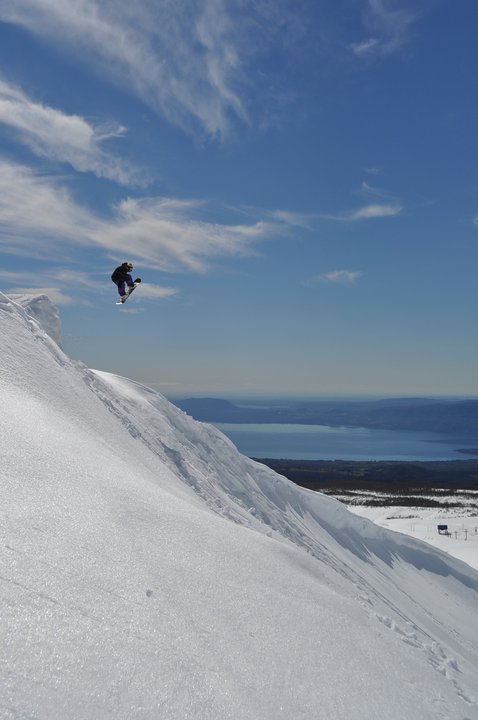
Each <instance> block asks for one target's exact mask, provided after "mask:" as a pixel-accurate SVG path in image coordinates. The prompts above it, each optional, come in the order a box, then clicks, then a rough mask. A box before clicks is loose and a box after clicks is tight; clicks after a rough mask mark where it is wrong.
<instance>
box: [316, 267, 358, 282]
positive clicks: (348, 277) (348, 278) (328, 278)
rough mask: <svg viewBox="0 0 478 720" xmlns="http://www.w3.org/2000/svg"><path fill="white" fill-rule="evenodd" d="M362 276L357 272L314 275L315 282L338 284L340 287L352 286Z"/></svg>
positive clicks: (342, 271) (347, 271) (343, 271)
mask: <svg viewBox="0 0 478 720" xmlns="http://www.w3.org/2000/svg"><path fill="white" fill-rule="evenodd" d="M361 276H362V273H361V272H359V271H357V270H332V271H331V272H328V273H323V274H321V275H316V277H315V278H314V280H315V281H316V282H326V283H338V284H340V285H353V284H355V283H356V282H357V280H358V279H359V278H360V277H361Z"/></svg>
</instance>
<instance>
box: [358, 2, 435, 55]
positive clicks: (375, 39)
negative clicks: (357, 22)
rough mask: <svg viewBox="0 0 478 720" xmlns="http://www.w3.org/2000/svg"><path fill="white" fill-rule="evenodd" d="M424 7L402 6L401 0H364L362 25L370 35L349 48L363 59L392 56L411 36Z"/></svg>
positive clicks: (403, 4)
mask: <svg viewBox="0 0 478 720" xmlns="http://www.w3.org/2000/svg"><path fill="white" fill-rule="evenodd" d="M422 13H423V8H422V9H421V10H420V11H418V10H417V9H416V7H414V8H413V9H409V8H407V7H405V3H404V2H403V0H400V2H397V1H396V0H367V4H366V10H365V13H364V25H365V27H366V29H367V31H368V32H369V33H371V35H370V36H369V37H368V38H366V39H365V40H361V41H360V42H357V43H353V44H352V46H351V48H352V51H353V52H354V53H355V54H356V55H357V56H358V57H362V58H366V57H372V56H386V55H392V54H393V53H396V52H398V51H400V50H401V49H402V48H403V47H404V46H405V45H406V44H407V43H408V42H409V41H410V39H411V37H412V35H413V26H414V25H415V23H416V22H417V21H418V20H419V18H420V16H421V14H422Z"/></svg>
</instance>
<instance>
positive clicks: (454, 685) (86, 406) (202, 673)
mask: <svg viewBox="0 0 478 720" xmlns="http://www.w3.org/2000/svg"><path fill="white" fill-rule="evenodd" d="M18 300H19V299H18V298H16V299H10V298H7V297H6V296H5V295H2V294H1V293H0V330H1V334H2V338H3V343H2V353H1V357H0V393H1V398H2V424H1V434H0V443H1V448H0V449H1V463H0V483H1V491H2V503H1V515H2V518H1V540H0V542H1V567H0V602H1V615H0V632H1V643H0V718H2V719H3V718H4V719H8V720H10V719H15V720H20V719H21V720H23V719H27V718H28V719H35V720H53V719H55V720H56V719H58V720H63V719H68V720H104V719H106V718H114V719H115V720H170V719H171V720H172V719H174V720H188V719H189V718H190V719H194V720H202V719H206V718H207V719H208V720H209V719H210V720H223V719H226V718H231V719H232V720H242V719H244V720H245V719H246V718H247V720H278V719H279V718H284V719H285V720H296V719H299V718H304V720H305V719H307V720H310V719H311V718H314V720H330V719H331V718H333V719H334V720H404V718H405V719H407V718H408V719H410V720H415V719H417V720H432V719H433V720H437V719H439V720H477V719H478V704H477V695H478V680H477V678H478V623H477V622H476V613H477V607H478V602H477V601H478V592H477V591H478V573H477V572H476V571H475V570H473V569H472V568H471V567H469V566H468V565H466V564H465V563H462V562H460V561H459V560H456V559H454V558H452V557H450V556H449V555H447V554H446V553H443V552H442V551H440V550H439V549H435V548H432V547H431V546H429V545H426V544H425V543H422V542H420V541H418V540H415V539H413V538H410V537H407V536H406V535H402V534H399V533H395V532H390V531H389V530H387V529H384V528H381V527H378V526H377V525H374V524H373V523H372V522H370V521H369V520H367V519H365V518H360V517H358V516H356V515H353V514H352V513H350V512H348V511H347V510H346V509H345V508H344V506H343V505H341V504H340V503H339V502H337V501H335V500H333V499H331V498H327V497H325V496H322V495H320V494H317V493H312V492H309V491H306V490H303V489H301V488H298V487H296V486H294V485H292V484H291V483H290V482H289V481H287V480H286V479H285V478H283V477H281V476H279V475H276V474H274V473H273V472H272V471H271V470H269V469H268V468H266V467H265V466H262V465H259V464H256V463H254V462H253V461H251V460H249V459H247V458H245V457H244V456H242V455H240V454H239V453H238V451H237V450H236V449H235V448H234V446H233V445H232V444H231V442H230V441H229V440H227V439H226V438H225V437H224V435H222V434H221V433H220V432H219V431H218V430H216V429H214V428H213V427H212V426H209V425H204V424H201V423H197V422H195V421H194V420H192V419H191V418H189V417H188V416H186V415H185V414H184V413H183V412H181V411H180V410H178V409H177V408H175V407H174V406H173V405H171V404H170V403H169V402H168V401H167V400H165V398H163V397H162V396H161V395H159V394H158V393H156V392H153V391H152V390H150V389H148V388H147V387H144V386H142V385H139V384H138V383H135V382H132V381H130V380H126V379H124V378H120V377H117V376H114V375H110V374H107V373H104V372H94V371H92V370H89V369H88V368H86V367H84V366H83V365H81V364H79V363H77V362H74V361H73V360H71V359H69V358H68V357H67V356H66V355H65V354H64V353H63V351H62V350H61V349H60V347H59V345H58V344H57V341H58V340H59V335H58V328H57V327H54V328H53V330H54V332H52V325H54V322H53V319H54V317H55V310H54V309H53V308H48V306H47V302H48V301H45V300H44V299H43V300H42V301H41V307H40V311H38V307H39V306H38V302H36V301H35V298H30V299H28V300H26V299H25V298H22V299H21V300H22V301H21V302H18ZM35 307H36V309H37V312H34V311H33V310H34V309H35ZM43 322H45V323H46V325H47V327H43Z"/></svg>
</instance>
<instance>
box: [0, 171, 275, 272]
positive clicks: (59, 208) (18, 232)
mask: <svg viewBox="0 0 478 720" xmlns="http://www.w3.org/2000/svg"><path fill="white" fill-rule="evenodd" d="M201 211H202V204H201V203H200V202H198V201H191V200H178V199H166V198H143V199H131V198H130V199H126V200H124V201H122V202H121V203H119V204H118V205H117V206H116V207H115V208H113V211H112V215H111V217H110V218H109V219H107V220H105V219H104V218H102V217H99V216H97V215H95V214H94V213H93V212H91V211H89V210H88V209H87V208H84V207H82V206H80V205H78V204H77V203H76V202H75V201H74V199H73V198H72V197H71V196H70V194H69V193H68V192H67V191H66V190H65V189H64V188H63V187H61V185H60V184H59V181H58V179H55V178H52V177H49V176H43V175H39V174H37V173H35V172H34V171H33V170H31V169H30V168H27V167H24V166H21V165H17V164H15V163H11V162H9V161H6V160H0V246H2V247H3V250H4V251H6V252H9V253H11V254H15V255H20V256H21V255H24V256H28V257H30V258H32V257H33V258H37V259H43V260H52V259H58V257H61V258H62V260H63V261H65V260H67V259H69V258H72V257H73V256H74V254H75V251H77V250H78V249H80V248H92V247H93V248H95V247H96V248H98V249H100V250H101V251H102V252H103V253H104V254H105V255H107V256H108V257H109V258H113V259H115V260H116V259H119V258H122V259H124V258H123V255H124V253H125V248H127V253H128V256H129V258H134V259H135V260H136V261H138V262H141V263H145V264H147V265H148V266H149V267H151V268H153V269H156V270H163V271H168V272H205V271H207V270H208V269H209V268H210V263H211V261H212V260H214V259H215V258H219V257H227V256H240V255H247V254H251V253H253V252H254V248H255V245H256V244H257V243H258V242H260V241H263V240H265V239H267V238H269V237H271V236H273V235H274V234H280V233H282V232H285V230H284V227H283V224H282V223H281V224H278V223H275V224H274V223H273V222H268V221H263V220H259V221H256V222H254V223H251V224H235V225H232V224H231V225H227V224H224V223H213V222H207V221H205V220H202V219H201V217H200V215H201Z"/></svg>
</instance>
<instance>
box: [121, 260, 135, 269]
mask: <svg viewBox="0 0 478 720" xmlns="http://www.w3.org/2000/svg"><path fill="white" fill-rule="evenodd" d="M123 265H125V266H126V270H132V269H133V263H130V262H125V263H123Z"/></svg>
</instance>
